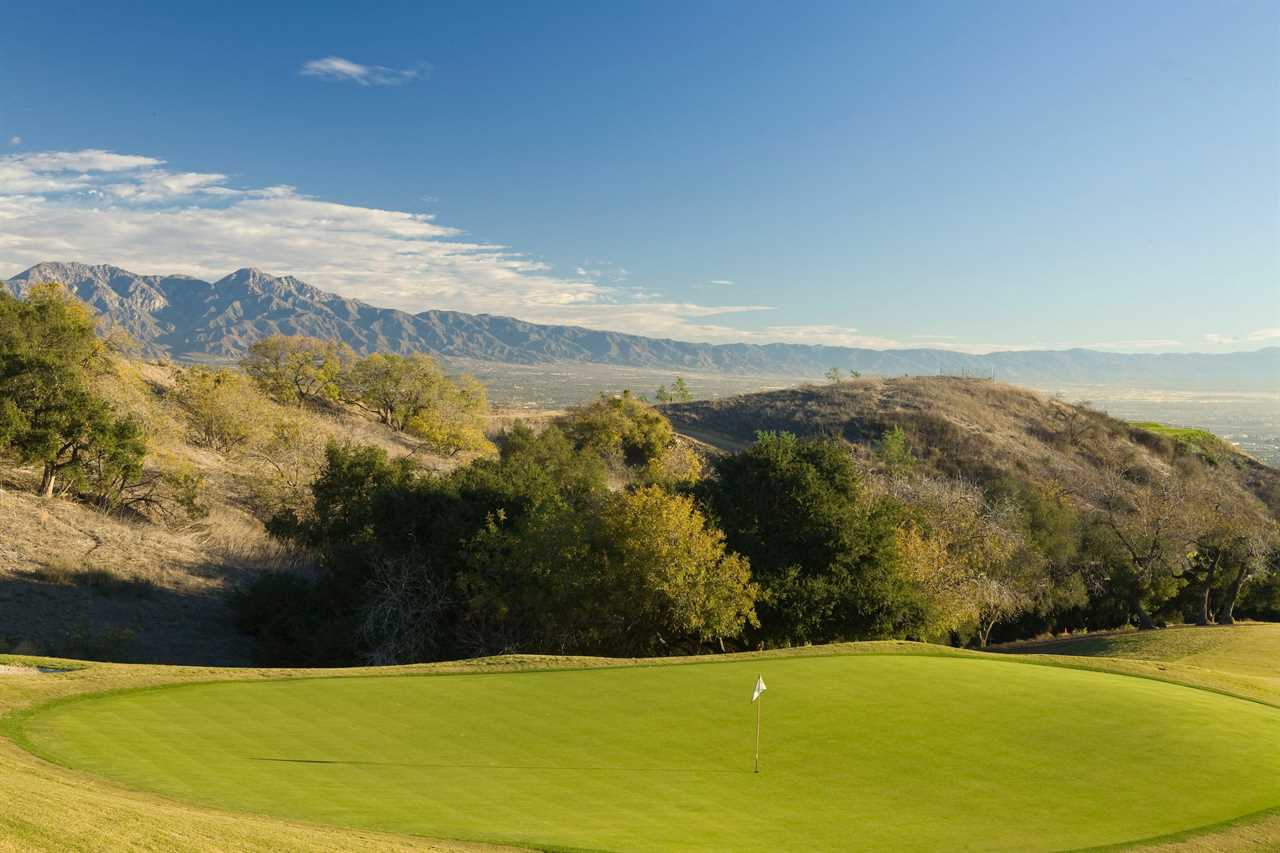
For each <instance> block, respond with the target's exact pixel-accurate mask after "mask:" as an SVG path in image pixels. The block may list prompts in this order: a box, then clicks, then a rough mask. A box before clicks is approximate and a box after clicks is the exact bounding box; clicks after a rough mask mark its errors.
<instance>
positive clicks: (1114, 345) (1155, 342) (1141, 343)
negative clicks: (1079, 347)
mask: <svg viewBox="0 0 1280 853" xmlns="http://www.w3.org/2000/svg"><path fill="white" fill-rule="evenodd" d="M1085 346H1086V347H1088V348H1089V349H1104V350H1111V349H1119V350H1131V349H1141V350H1145V349H1169V348H1170V347H1180V346H1182V341H1175V340H1171V339H1169V338H1143V339H1140V340H1132V341H1100V342H1098V343H1092V344H1085Z"/></svg>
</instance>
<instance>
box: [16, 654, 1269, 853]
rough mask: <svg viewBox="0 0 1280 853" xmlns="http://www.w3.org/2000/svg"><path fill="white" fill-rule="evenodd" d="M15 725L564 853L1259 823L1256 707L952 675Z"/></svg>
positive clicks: (1134, 835)
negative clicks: (757, 705) (758, 769)
mask: <svg viewBox="0 0 1280 853" xmlns="http://www.w3.org/2000/svg"><path fill="white" fill-rule="evenodd" d="M761 671H762V672H763V673H764V675H765V679H766V681H767V682H768V684H769V691H768V693H766V694H765V702H766V705H765V706H764V749H763V754H764V758H763V772H762V773H760V774H759V775H753V774H752V773H751V742H752V732H753V725H754V712H753V709H752V706H751V705H750V704H749V702H748V701H747V700H748V697H749V695H750V689H751V685H752V683H753V682H754V680H755V676H756V674H757V672H761ZM23 731H24V737H25V739H26V740H27V742H28V743H29V745H31V746H32V747H33V748H35V749H36V750H37V751H39V752H40V753H41V754H43V755H45V756H46V757H49V758H51V759H53V760H56V761H59V762H62V763H65V764H69V765H72V766H74V767H78V768H82V769H85V770H88V771H90V772H93V773H95V774H99V775H102V776H105V777H108V778H110V779H113V780H116V781H119V782H121V783H124V784H126V785H129V786H132V787H137V788H141V789H146V790H150V791H156V792H160V793H164V794H169V795H172V796H175V797H179V798H183V799H188V800H193V801H197V802H202V803H207V804H212V805H217V806H222V807H227V808H232V809H243V810H251V811H257V812H265V813H270V814H275V815H281V816H286V817H293V818H300V819H305V820H313V821H323V822H330V823H336V824H343V825H348V826H355V827H363V828H371V829H382V830H390V831H399V832H408V833H420V834H426V835H432V836H436V837H455V838H472V839H488V840H493V841H506V842H516V843H526V844H533V845H556V846H563V847H576V848H595V849H611V850H639V849H645V850H648V849H674V848H678V849H708V850H711V849H715V850H730V849H731V850H739V851H746V850H762V851H763V850H782V849H789V850H818V849H848V848H849V847H857V848H861V849H877V850H891V849H935V850H961V849H982V850H994V849H1004V850H1037V849H1046V850H1047V849H1063V848H1076V847H1085V846H1090V845H1100V844H1108V843H1118V842H1124V841H1129V840H1135V839H1140V838H1146V837H1151V836H1157V835H1162V834H1167V833H1174V832H1178V831H1182V830H1186V829H1190V828H1193V827H1198V826H1204V825H1207V824H1213V823H1217V822H1220V821H1225V820H1229V819H1232V818H1235V817H1238V816H1241V815H1244V814H1248V813H1251V812H1256V811H1259V810H1262V809H1267V808H1272V807H1275V806H1280V710H1278V709H1276V708H1274V707H1267V706H1265V705H1262V704H1257V703H1249V702H1245V701H1241V700H1238V699H1233V698H1229V697H1225V696H1221V695H1217V694H1213V693H1209V692H1206V691H1198V690H1192V689H1189V688H1184V687H1180V686H1176V685H1171V684H1166V683H1161V682H1156V681H1151V680H1145V679H1138V678H1128V677H1124V676H1118V675H1111V674H1105V673H1098V672H1086V671H1077V670H1071V669H1063V668H1055V667H1046V666H1036V665H1031V664H1027V663H1023V662H1020V661H1016V660H1007V661H1006V660H1000V659H991V660H984V659H977V658H969V657H951V658H948V657H927V656H873V655H855V656H845V657H814V658H773V659H764V660H761V661H748V662H720V663H708V664H698V665H679V666H654V667H631V668H617V669H596V670H568V671H544V672H526V673H505V674H477V675H452V676H393V677H359V678H328V679H313V680H295V681H282V682H255V683H235V682H230V683H226V682H224V683H216V684H196V685H183V686H178V687H169V688H160V689H153V690H147V691H135V692H126V693H118V694H110V695H105V696H97V697H89V698H85V699H80V700H74V701H70V702H67V703H64V704H60V705H54V706H51V707H49V708H47V709H46V710H44V711H40V712H37V713H36V714H35V715H34V716H32V717H30V718H29V719H27V720H26V722H25V725H24V727H23Z"/></svg>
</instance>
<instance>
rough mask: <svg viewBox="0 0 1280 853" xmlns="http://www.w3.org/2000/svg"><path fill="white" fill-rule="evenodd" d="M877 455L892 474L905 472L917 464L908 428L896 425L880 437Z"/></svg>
mask: <svg viewBox="0 0 1280 853" xmlns="http://www.w3.org/2000/svg"><path fill="white" fill-rule="evenodd" d="M876 455H877V456H879V457H880V460H881V462H883V463H884V466H885V468H887V469H888V470H889V472H890V473H891V474H905V473H907V472H908V471H910V470H911V468H912V467H913V466H914V465H915V464H916V458H915V456H914V455H913V454H912V452H911V442H910V440H909V439H908V438H907V433H906V430H904V429H903V428H902V427H900V426H894V428H893V429H891V430H889V431H888V432H886V433H885V434H884V435H882V436H881V437H880V441H879V443H877V445H876Z"/></svg>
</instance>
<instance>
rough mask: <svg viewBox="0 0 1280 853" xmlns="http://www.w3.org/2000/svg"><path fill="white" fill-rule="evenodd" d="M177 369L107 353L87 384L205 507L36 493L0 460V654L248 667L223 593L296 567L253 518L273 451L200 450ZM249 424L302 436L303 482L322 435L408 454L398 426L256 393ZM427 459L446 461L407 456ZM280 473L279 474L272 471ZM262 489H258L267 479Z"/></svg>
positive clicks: (262, 510) (265, 447) (151, 469)
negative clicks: (118, 503)
mask: <svg viewBox="0 0 1280 853" xmlns="http://www.w3.org/2000/svg"><path fill="white" fill-rule="evenodd" d="M179 369H180V368H178V367H175V366H173V365H170V364H167V363H158V362H143V361H137V360H130V359H125V358H120V357H112V358H111V359H110V361H109V369H108V370H106V371H105V372H104V373H103V374H102V375H100V376H98V377H97V378H96V379H95V385H96V387H97V389H98V390H99V392H100V393H102V394H103V396H105V397H106V398H107V399H109V400H110V401H111V402H112V403H113V405H114V406H115V407H116V408H117V410H118V411H121V412H124V413H131V414H133V415H134V416H135V417H137V418H138V419H140V420H141V421H142V423H143V424H144V426H145V431H146V436H147V445H148V453H147V461H146V467H147V472H148V474H174V473H181V474H187V475H191V476H195V477H198V478H199V479H200V486H199V489H198V501H199V503H200V504H201V506H202V509H203V511H204V513H205V514H203V515H200V516H198V517H191V516H189V515H188V514H187V513H185V512H184V511H183V510H182V509H181V508H180V507H177V506H174V505H172V504H171V505H170V506H169V507H168V508H167V510H166V511H165V512H156V511H136V512H135V511H125V512H118V513H115V514H111V515H108V514H104V513H102V512H100V511H98V510H97V509H95V508H93V507H91V506H88V505H86V504H85V503H82V502H79V501H76V500H73V499H72V498H71V497H60V498H53V499H41V498H39V497H37V496H36V494H35V491H36V484H37V482H38V471H37V470H36V469H35V468H31V467H28V468H23V467H19V466H16V465H15V464H13V463H12V462H11V461H6V460H5V459H3V458H2V457H0V651H13V652H20V653H35V654H58V655H62V656H68V657H80V658H92V659H98V660H117V661H155V662H161V661H162V662H166V663H201V664H217V665H236V664H247V663H248V662H249V661H250V654H251V646H250V642H249V640H248V638H246V637H244V636H243V635H242V634H241V633H240V632H239V631H238V630H237V629H236V627H235V625H234V622H233V616H232V613H231V611H230V608H229V607H228V595H227V593H228V592H229V591H231V590H233V589H235V588H237V587H238V586H240V585H241V584H243V583H246V582H247V581H249V580H251V579H252V577H253V576H254V575H255V573H257V572H260V571H262V570H264V569H275V568H293V569H297V570H305V566H301V565H299V564H298V562H297V558H296V557H293V556H290V555H288V554H287V553H286V552H285V551H283V550H282V549H281V548H280V546H279V545H278V544H276V543H275V542H273V541H272V540H271V539H270V538H269V537H268V536H267V534H266V530H265V528H264V526H263V523H262V518H263V517H264V516H265V514H266V511H267V507H266V506H265V504H266V503H267V501H268V499H269V497H270V496H268V495H266V494H265V493H264V489H266V486H270V487H271V488H273V489H276V490H279V488H281V486H280V484H279V483H278V482H276V483H272V479H273V477H274V474H275V472H274V469H273V466H272V463H273V462H278V461H280V460H279V459H273V458H272V456H271V454H272V448H271V446H270V445H269V442H268V441H267V439H268V438H269V436H263V435H260V436H259V439H260V443H258V444H254V443H253V442H250V443H249V444H246V445H244V446H242V447H240V448H237V449H236V450H235V451H233V452H230V453H220V452H217V451H215V450H212V449H209V448H206V447H202V446H198V445H197V444H196V443H195V442H194V441H193V440H192V438H191V434H190V430H189V428H188V424H187V420H186V418H185V415H184V412H183V410H182V408H181V407H180V406H179V405H178V403H177V402H176V401H175V399H174V395H173V388H174V383H175V377H176V375H177V372H178V370H179ZM253 408H254V411H253V412H252V417H253V420H254V422H255V423H256V424H257V425H259V426H261V427H262V428H263V431H264V432H265V431H268V430H269V428H270V425H271V424H273V423H278V422H282V421H289V422H293V423H296V424H297V425H298V430H299V433H300V434H301V435H302V436H304V437H305V440H304V442H303V444H302V445H301V446H300V447H299V448H298V452H297V455H298V459H297V460H296V461H297V465H298V468H299V470H300V473H301V474H302V475H303V476H305V475H306V474H307V469H313V468H314V467H315V466H316V465H318V463H319V461H320V458H321V456H322V452H323V448H324V445H325V443H326V442H327V441H329V440H336V441H339V442H355V443H361V444H370V445H374V446H377V447H381V448H382V449H384V450H386V451H387V453H388V454H389V455H391V456H393V457H395V456H403V455H406V454H409V453H412V452H413V451H414V445H413V443H412V442H411V441H410V440H408V439H407V438H406V437H404V436H403V435H402V434H399V433H396V432H394V431H393V430H391V429H389V428H387V427H385V426H383V425H382V424H379V423H377V422H375V421H373V420H371V419H370V418H368V417H365V416H362V415H361V414H359V413H357V412H353V411H349V410H345V409H341V408H331V409H325V410H317V409H307V410H303V409H298V408H296V407H286V406H281V405H279V404H277V403H274V402H272V401H270V400H268V399H266V398H264V397H258V398H257V399H255V401H254V407H253ZM415 458H418V459H419V461H420V462H421V463H422V464H424V465H427V466H429V467H431V466H434V467H443V466H447V465H451V464H455V461H454V460H447V459H442V458H436V457H430V456H425V455H423V454H417V456H416V457H415ZM276 479H278V478H276ZM264 484H265V485H264Z"/></svg>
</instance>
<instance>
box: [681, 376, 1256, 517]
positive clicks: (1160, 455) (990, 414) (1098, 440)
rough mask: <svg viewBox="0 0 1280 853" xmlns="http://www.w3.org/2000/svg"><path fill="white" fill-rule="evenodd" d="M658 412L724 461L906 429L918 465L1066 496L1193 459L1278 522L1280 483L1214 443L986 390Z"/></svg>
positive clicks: (958, 384) (795, 392)
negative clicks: (1138, 469)
mask: <svg viewBox="0 0 1280 853" xmlns="http://www.w3.org/2000/svg"><path fill="white" fill-rule="evenodd" d="M661 409H662V412H663V414H665V415H666V416H667V417H668V418H669V419H670V420H671V422H672V424H673V425H674V426H675V427H676V429H677V430H678V431H680V432H681V433H683V434H684V435H687V436H689V437H690V438H693V439H696V440H698V441H700V442H704V443H706V444H709V445H712V446H714V447H717V448H719V449H721V450H724V451H731V452H732V451H737V450H741V449H742V448H744V447H746V446H748V445H749V444H750V443H751V442H752V441H753V440H754V437H755V435H756V433H757V432H760V431H769V430H771V431H787V432H793V433H796V434H798V435H835V436H840V437H842V438H844V439H846V440H848V441H850V442H852V443H853V444H854V445H855V446H858V447H860V448H862V450H863V452H867V453H869V452H871V451H872V449H873V448H874V446H875V444H876V442H877V441H878V440H879V439H880V438H881V437H882V436H883V435H884V434H885V433H886V432H888V431H889V430H891V429H893V428H894V427H901V428H902V429H903V430H904V431H905V432H906V433H907V435H908V436H909V439H910V442H911V447H912V450H913V452H914V453H915V454H916V456H917V457H918V458H919V459H920V460H921V462H922V463H923V464H925V465H926V466H928V467H930V468H932V469H934V470H936V471H938V472H939V473H943V474H948V475H952V476H956V475H958V476H962V477H965V478H969V479H976V480H979V481H983V480H989V479H991V478H993V477H998V476H1000V475H1003V474H1009V475H1012V476H1015V477H1017V478H1018V479H1025V480H1030V481H1036V482H1039V483H1041V484H1044V485H1052V486H1057V487H1066V486H1069V485H1071V484H1073V483H1076V482H1079V481H1080V480H1081V478H1084V477H1087V476H1089V475H1090V474H1091V473H1092V472H1095V471H1097V470H1098V469H1099V468H1100V467H1101V466H1104V465H1106V464H1110V463H1112V462H1114V461H1117V460H1124V461H1125V462H1126V464H1130V465H1132V464H1135V463H1136V464H1139V465H1142V466H1144V467H1146V468H1148V469H1150V470H1152V471H1155V472H1164V471H1168V470H1169V468H1170V466H1171V465H1173V464H1174V463H1175V461H1176V460H1177V459H1178V458H1180V457H1182V456H1186V455H1197V456H1199V457H1201V458H1208V459H1209V460H1210V461H1211V463H1212V465H1213V466H1214V467H1215V469H1216V470H1217V471H1218V472H1221V473H1222V474H1224V475H1225V476H1226V477H1227V478H1228V479H1230V480H1231V481H1233V482H1234V483H1236V484H1238V485H1239V486H1240V487H1241V488H1243V489H1246V490H1247V491H1249V492H1251V493H1252V494H1254V495H1256V496H1258V497H1259V498H1260V499H1261V500H1262V501H1263V502H1264V503H1267V504H1268V505H1269V506H1270V507H1271V509H1272V511H1273V512H1280V471H1277V470H1276V469H1274V468H1270V467H1268V466H1266V465H1263V464H1262V463H1260V462H1258V461H1257V460H1255V459H1253V458H1251V457H1249V456H1247V455H1245V454H1243V453H1241V452H1239V451H1237V450H1235V449H1234V448H1232V447H1231V445H1229V444H1227V443H1226V442H1224V441H1221V440H1220V439H1218V440H1216V442H1214V443H1211V444H1208V445H1207V444H1205V442H1203V441H1195V442H1189V441H1185V440H1183V439H1182V438H1181V437H1180V436H1178V435H1177V434H1164V433H1161V432H1159V431H1155V432H1153V431H1152V430H1150V429H1145V428H1143V427H1141V426H1138V425H1131V424H1128V423H1125V422H1124V421H1119V420H1116V419H1114V418H1111V417H1108V416H1107V415H1106V414H1105V413H1103V412H1100V411H1097V410H1095V409H1093V408H1091V407H1088V406H1081V405H1076V404H1073V403H1068V402H1066V401H1064V400H1059V399H1055V398H1051V397H1048V396H1046V395H1043V394H1040V393H1037V392H1035V391H1031V390H1028V389H1025V388H1020V387H1017V386H1013V385H1005V384H1002V383H999V382H990V381H987V380H980V379H963V378H957V377H946V376H940V377H932V376H923V377H901V378H883V377H864V378H859V379H854V380H849V381H843V382H838V383H832V384H828V385H803V386H799V387H795V388H786V389H782V390H778V391H765V392H761V393H757V394H744V395H741V396H737V397H730V398H727V399H722V400H705V401H697V402H692V403H671V404H667V405H664V406H662V407H661Z"/></svg>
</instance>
